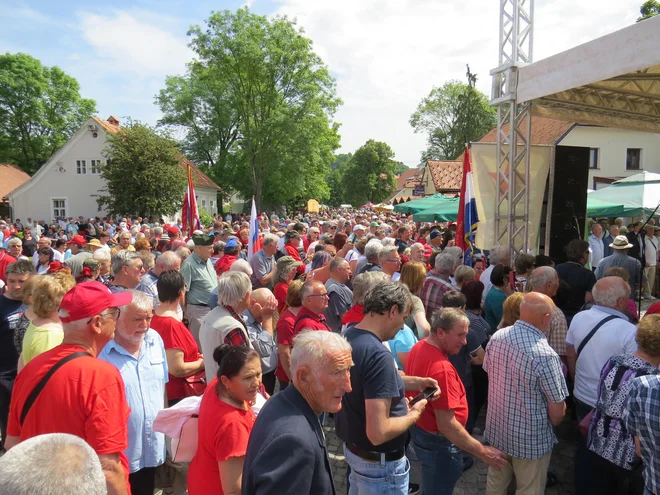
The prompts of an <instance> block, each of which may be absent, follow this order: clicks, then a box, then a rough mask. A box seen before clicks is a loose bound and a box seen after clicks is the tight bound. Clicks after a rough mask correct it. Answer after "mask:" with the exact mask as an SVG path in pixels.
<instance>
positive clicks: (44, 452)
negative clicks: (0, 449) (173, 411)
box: [0, 433, 135, 495]
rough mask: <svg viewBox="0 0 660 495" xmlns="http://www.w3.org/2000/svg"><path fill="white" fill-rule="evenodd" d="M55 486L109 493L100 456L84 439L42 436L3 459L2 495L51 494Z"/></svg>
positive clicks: (74, 494)
mask: <svg viewBox="0 0 660 495" xmlns="http://www.w3.org/2000/svg"><path fill="white" fill-rule="evenodd" d="M53 489H56V490H57V491H58V492H60V493H66V494H68V495H105V494H106V493H107V489H106V486H105V477H104V476H103V469H101V462H100V461H99V457H98V456H97V455H96V453H95V452H94V450H93V449H92V448H91V447H90V446H89V445H87V443H85V441H84V440H83V439H81V438H78V437H76V436H74V435H68V434H66V433H49V434H47V435H39V436H38V437H34V438H30V439H29V440H26V441H25V442H21V443H19V444H18V445H17V446H16V447H14V448H13V449H11V451H9V452H7V453H6V454H5V455H4V456H2V458H0V495H49V494H51V493H53ZM133 493H135V492H133Z"/></svg>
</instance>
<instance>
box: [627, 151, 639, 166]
mask: <svg viewBox="0 0 660 495" xmlns="http://www.w3.org/2000/svg"><path fill="white" fill-rule="evenodd" d="M641 161H642V150H641V149H640V148H628V149H627V150H626V170H641V166H640V165H641Z"/></svg>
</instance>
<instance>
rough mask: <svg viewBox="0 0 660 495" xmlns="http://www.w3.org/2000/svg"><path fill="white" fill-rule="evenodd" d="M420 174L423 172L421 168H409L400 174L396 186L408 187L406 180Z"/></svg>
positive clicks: (400, 187) (399, 187)
mask: <svg viewBox="0 0 660 495" xmlns="http://www.w3.org/2000/svg"><path fill="white" fill-rule="evenodd" d="M418 174H421V170H420V169H418V168H409V169H408V170H406V171H405V172H403V173H402V174H401V175H399V176H398V177H397V178H396V188H397V190H398V189H403V188H404V187H406V182H408V181H409V180H410V179H413V178H415V177H416V176H417V175H418Z"/></svg>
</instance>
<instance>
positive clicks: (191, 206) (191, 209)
mask: <svg viewBox="0 0 660 495" xmlns="http://www.w3.org/2000/svg"><path fill="white" fill-rule="evenodd" d="M187 165H188V187H186V194H185V196H184V197H183V208H182V212H181V223H182V227H183V233H184V234H187V235H188V238H191V237H192V233H193V232H194V231H195V230H201V228H202V223H201V222H200V220H199V210H198V209H197V198H196V197H195V185H194V184H193V179H192V169H191V167H190V164H189V163H188V164H187Z"/></svg>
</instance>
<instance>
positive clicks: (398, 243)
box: [394, 239, 410, 254]
mask: <svg viewBox="0 0 660 495" xmlns="http://www.w3.org/2000/svg"><path fill="white" fill-rule="evenodd" d="M394 245H395V246H396V247H397V248H398V249H397V252H398V253H399V254H403V253H404V252H405V250H406V249H408V248H409V247H410V244H408V243H407V242H406V241H404V240H401V239H397V240H396V241H394Z"/></svg>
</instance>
